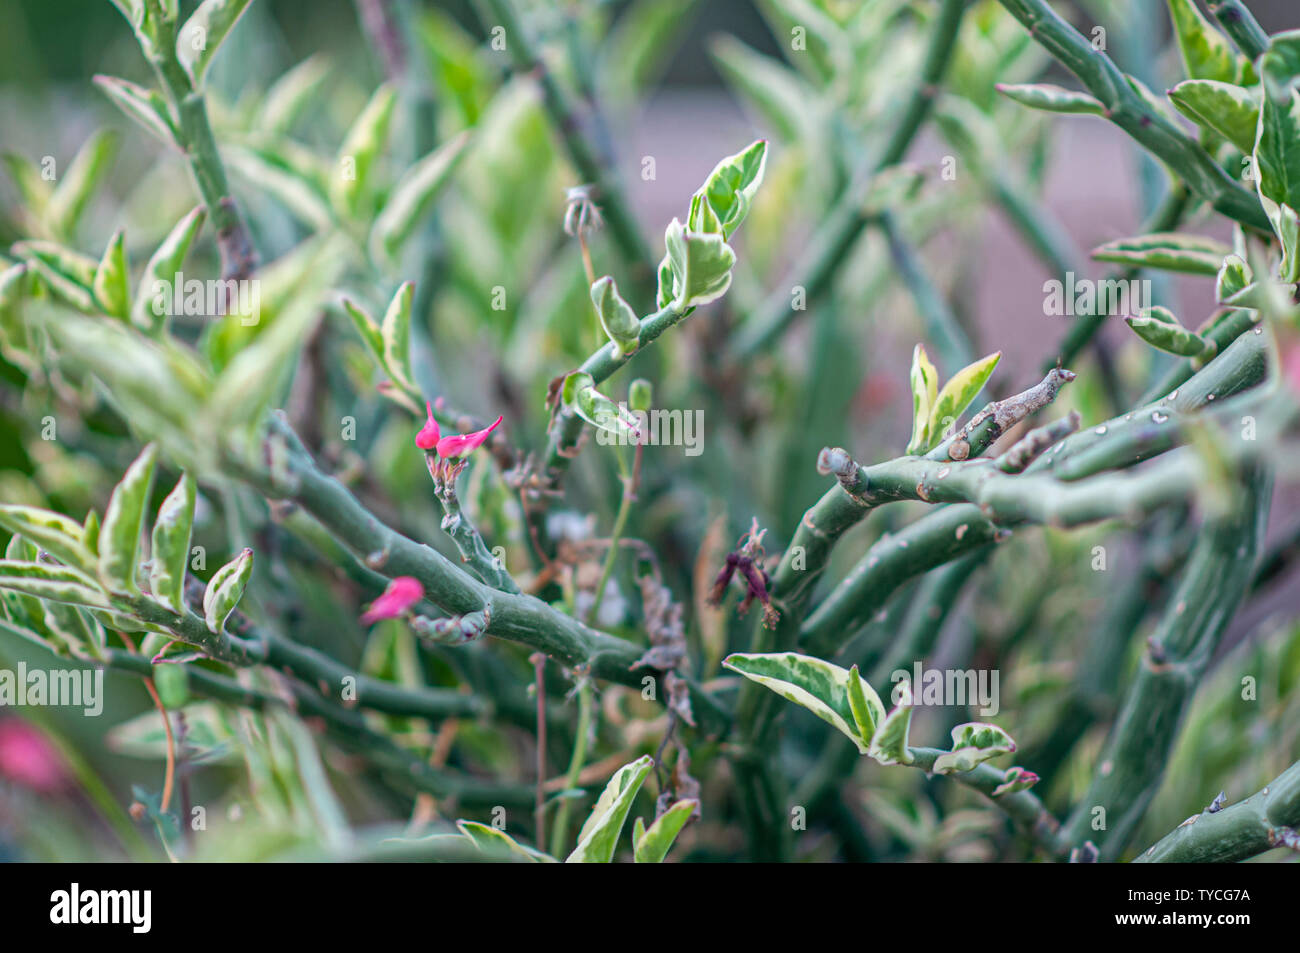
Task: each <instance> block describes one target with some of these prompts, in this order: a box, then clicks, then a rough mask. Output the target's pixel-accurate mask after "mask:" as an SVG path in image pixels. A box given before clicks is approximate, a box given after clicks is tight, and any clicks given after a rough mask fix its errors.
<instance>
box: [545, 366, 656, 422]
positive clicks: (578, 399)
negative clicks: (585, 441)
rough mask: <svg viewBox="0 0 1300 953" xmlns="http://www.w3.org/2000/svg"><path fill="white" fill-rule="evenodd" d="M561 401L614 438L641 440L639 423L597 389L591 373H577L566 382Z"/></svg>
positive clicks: (628, 412)
mask: <svg viewBox="0 0 1300 953" xmlns="http://www.w3.org/2000/svg"><path fill="white" fill-rule="evenodd" d="M560 400H561V401H562V403H563V405H564V407H565V409H567V410H569V411H570V412H571V413H574V414H577V415H578V416H579V417H580V418H582V419H583V420H585V421H586V422H587V423H589V424H591V425H592V426H593V427H595V428H597V429H598V430H603V431H605V432H606V433H612V434H615V435H622V434H628V435H631V436H633V437H639V436H640V433H641V430H640V421H639V420H638V419H637V417H636V416H635V415H634V414H632V413H631V412H630V411H628V410H627V408H626V407H624V406H622V405H620V404H617V403H615V402H614V401H613V400H611V399H610V398H608V397H606V396H605V395H604V394H602V393H600V391H598V390H596V388H595V386H594V384H593V383H592V377H591V375H590V374H585V373H583V372H582V371H574V372H573V373H572V374H570V375H568V376H567V377H566V378H565V379H564V383H563V385H562V386H561V388H560Z"/></svg>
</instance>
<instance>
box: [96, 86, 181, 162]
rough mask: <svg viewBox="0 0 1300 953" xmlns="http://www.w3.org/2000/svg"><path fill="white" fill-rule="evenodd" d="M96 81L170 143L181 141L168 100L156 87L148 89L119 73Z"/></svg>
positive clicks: (115, 101) (116, 103)
mask: <svg viewBox="0 0 1300 953" xmlns="http://www.w3.org/2000/svg"><path fill="white" fill-rule="evenodd" d="M94 83H95V85H96V86H98V87H99V88H100V89H101V90H103V92H104V95H106V96H107V97H108V98H109V99H110V100H112V102H113V105H114V106H116V107H117V108H118V109H120V110H122V112H124V113H126V115H127V116H128V117H130V118H131V119H133V120H135V121H136V122H137V123H139V124H140V125H141V126H143V127H144V128H145V129H147V130H148V131H149V132H151V133H152V134H153V135H155V136H157V137H158V138H159V139H161V140H162V141H163V142H164V143H166V144H167V145H169V146H176V147H178V148H179V144H178V142H177V138H176V127H175V126H174V125H173V123H172V119H171V114H170V113H169V112H168V110H167V101H166V100H165V99H163V96H162V93H160V92H158V91H157V90H156V89H146V88H145V87H143V86H139V85H137V84H135V83H132V82H131V81H130V80H125V79H120V78H118V77H116V76H103V75H100V76H96V77H95V78H94Z"/></svg>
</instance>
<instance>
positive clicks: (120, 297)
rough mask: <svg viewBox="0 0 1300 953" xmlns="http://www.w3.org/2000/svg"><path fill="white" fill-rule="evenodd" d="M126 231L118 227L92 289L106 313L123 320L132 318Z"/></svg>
mask: <svg viewBox="0 0 1300 953" xmlns="http://www.w3.org/2000/svg"><path fill="white" fill-rule="evenodd" d="M125 241H126V233H125V232H124V231H123V230H122V229H118V230H117V232H116V233H114V235H113V237H112V238H111V239H109V242H108V247H107V248H106V249H104V257H103V258H101V259H100V260H99V267H97V268H96V269H95V277H94V280H93V282H92V284H91V290H92V291H93V292H94V293H95V300H96V301H97V302H98V303H99V306H100V307H101V308H103V309H104V313H105V314H107V315H110V316H112V317H114V318H118V319H119V320H121V321H130V320H131V288H130V272H129V271H128V269H127V263H126V244H125Z"/></svg>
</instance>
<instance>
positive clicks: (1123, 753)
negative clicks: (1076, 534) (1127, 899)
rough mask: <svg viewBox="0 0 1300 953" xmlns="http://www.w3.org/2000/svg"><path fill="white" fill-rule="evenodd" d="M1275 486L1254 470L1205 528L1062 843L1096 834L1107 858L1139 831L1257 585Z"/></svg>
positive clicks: (1077, 841) (1077, 842) (1093, 838)
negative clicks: (1199, 695)
mask: <svg viewBox="0 0 1300 953" xmlns="http://www.w3.org/2000/svg"><path fill="white" fill-rule="evenodd" d="M1271 494H1272V479H1271V476H1270V475H1269V474H1268V473H1267V471H1265V470H1264V469H1262V468H1258V469H1254V470H1250V471H1248V472H1247V473H1246V474H1245V475H1244V476H1243V479H1242V481H1241V483H1240V484H1239V486H1238V487H1237V488H1236V494H1235V497H1234V499H1233V500H1232V508H1231V510H1230V511H1229V512H1227V513H1226V514H1224V515H1223V516H1221V517H1219V518H1217V519H1215V520H1213V521H1212V522H1210V523H1209V524H1208V525H1207V526H1205V527H1204V528H1203V529H1202V531H1201V536H1200V539H1199V540H1198V541H1197V544H1196V547H1195V549H1194V550H1193V552H1192V557H1191V560H1190V561H1189V564H1188V567H1187V572H1186V573H1185V574H1184V576H1183V579H1182V582H1181V583H1180V584H1179V587H1178V589H1177V591H1176V592H1175V593H1174V596H1173V598H1172V599H1171V601H1170V604H1169V606H1168V607H1167V608H1166V610H1165V615H1164V618H1163V620H1162V621H1161V624H1160V627H1159V628H1158V629H1157V630H1156V633H1155V634H1154V635H1153V636H1152V637H1151V638H1150V639H1149V641H1148V649H1147V651H1146V653H1145V654H1144V656H1143V659H1142V664H1141V668H1140V670H1139V672H1138V676H1137V680H1136V681H1135V682H1134V684H1133V686H1132V688H1131V689H1130V690H1129V694H1128V697H1127V699H1126V700H1125V703H1124V707H1123V709H1122V710H1121V712H1120V715H1119V719H1118V721H1117V722H1116V724H1115V727H1114V730H1113V731H1112V733H1111V737H1110V739H1109V741H1108V742H1107V744H1106V747H1105V749H1104V751H1103V752H1102V755H1101V760H1100V761H1099V763H1098V767H1097V774H1096V776H1095V777H1094V779H1093V782H1092V785H1091V787H1089V789H1088V792H1087V794H1086V795H1084V797H1083V798H1082V800H1080V801H1079V803H1078V805H1077V806H1076V807H1075V809H1074V812H1073V813H1072V814H1071V815H1070V818H1069V820H1068V821H1067V822H1066V824H1065V825H1064V827H1063V828H1062V830H1061V835H1060V841H1059V843H1060V845H1061V847H1062V848H1063V849H1069V848H1071V847H1077V846H1081V845H1082V844H1083V843H1084V842H1085V841H1092V842H1093V843H1094V844H1095V845H1096V846H1097V847H1098V848H1099V849H1100V852H1101V857H1102V858H1103V859H1105V860H1114V859H1116V858H1117V857H1118V856H1119V854H1120V853H1121V852H1122V851H1123V849H1124V846H1125V845H1126V844H1127V843H1128V841H1129V838H1131V837H1132V836H1133V833H1134V830H1135V829H1136V827H1137V825H1138V822H1140V821H1141V820H1142V817H1143V815H1144V814H1145V813H1146V809H1147V806H1148V805H1149V804H1150V803H1151V799H1152V798H1153V797H1155V794H1156V791H1157V790H1158V789H1159V787H1160V782H1161V780H1162V778H1163V777H1164V773H1165V766H1166V764H1167V762H1168V759H1169V756H1170V753H1171V752H1172V750H1173V746H1174V744H1175V742H1176V741H1177V739H1178V731H1179V727H1180V726H1181V723H1182V719H1183V715H1184V714H1185V713H1186V710H1187V707H1188V705H1189V704H1190V703H1191V698H1192V695H1193V694H1194V692H1195V691H1196V688H1197V685H1198V683H1199V681H1200V678H1201V676H1202V674H1204V672H1205V669H1206V666H1207V665H1208V664H1209V661H1210V658H1211V657H1212V656H1213V655H1214V652H1215V650H1216V649H1217V648H1218V645H1219V640H1220V639H1221V638H1222V636H1223V633H1224V632H1225V631H1226V630H1227V627H1228V623H1229V622H1231V621H1232V617H1233V615H1234V614H1235V612H1236V610H1237V607H1238V606H1239V605H1240V604H1241V601H1242V599H1243V598H1244V597H1245V595H1246V592H1247V591H1248V589H1249V587H1250V580H1251V577H1252V575H1253V570H1254V565H1255V558H1256V556H1257V555H1258V551H1259V545H1260V541H1261V540H1262V538H1263V534H1264V526H1265V524H1266V522H1267V519H1268V509H1269V500H1270V497H1271Z"/></svg>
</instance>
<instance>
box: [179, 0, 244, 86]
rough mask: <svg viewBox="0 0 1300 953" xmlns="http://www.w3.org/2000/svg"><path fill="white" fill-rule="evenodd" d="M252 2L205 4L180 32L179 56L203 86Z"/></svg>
mask: <svg viewBox="0 0 1300 953" xmlns="http://www.w3.org/2000/svg"><path fill="white" fill-rule="evenodd" d="M249 3H250V0H203V2H202V3H200V4H199V7H198V9H197V10H195V11H194V13H193V14H191V16H190V18H189V19H188V20H186V21H185V23H184V25H183V26H182V27H181V28H180V29H179V30H178V31H177V35H176V56H177V58H178V59H179V60H180V61H181V65H182V66H184V67H185V71H186V72H187V73H189V74H190V78H191V79H193V80H194V85H196V86H202V85H203V77H204V76H205V75H206V74H207V71H208V67H210V66H211V65H212V59H213V57H215V56H216V55H217V49H218V48H219V47H220V46H221V44H222V42H223V41H224V40H225V39H226V37H227V36H229V35H230V31H231V30H233V29H234V28H235V23H236V22H238V20H239V18H240V17H241V16H243V13H244V11H245V10H246V9H247V8H248V4H249Z"/></svg>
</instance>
